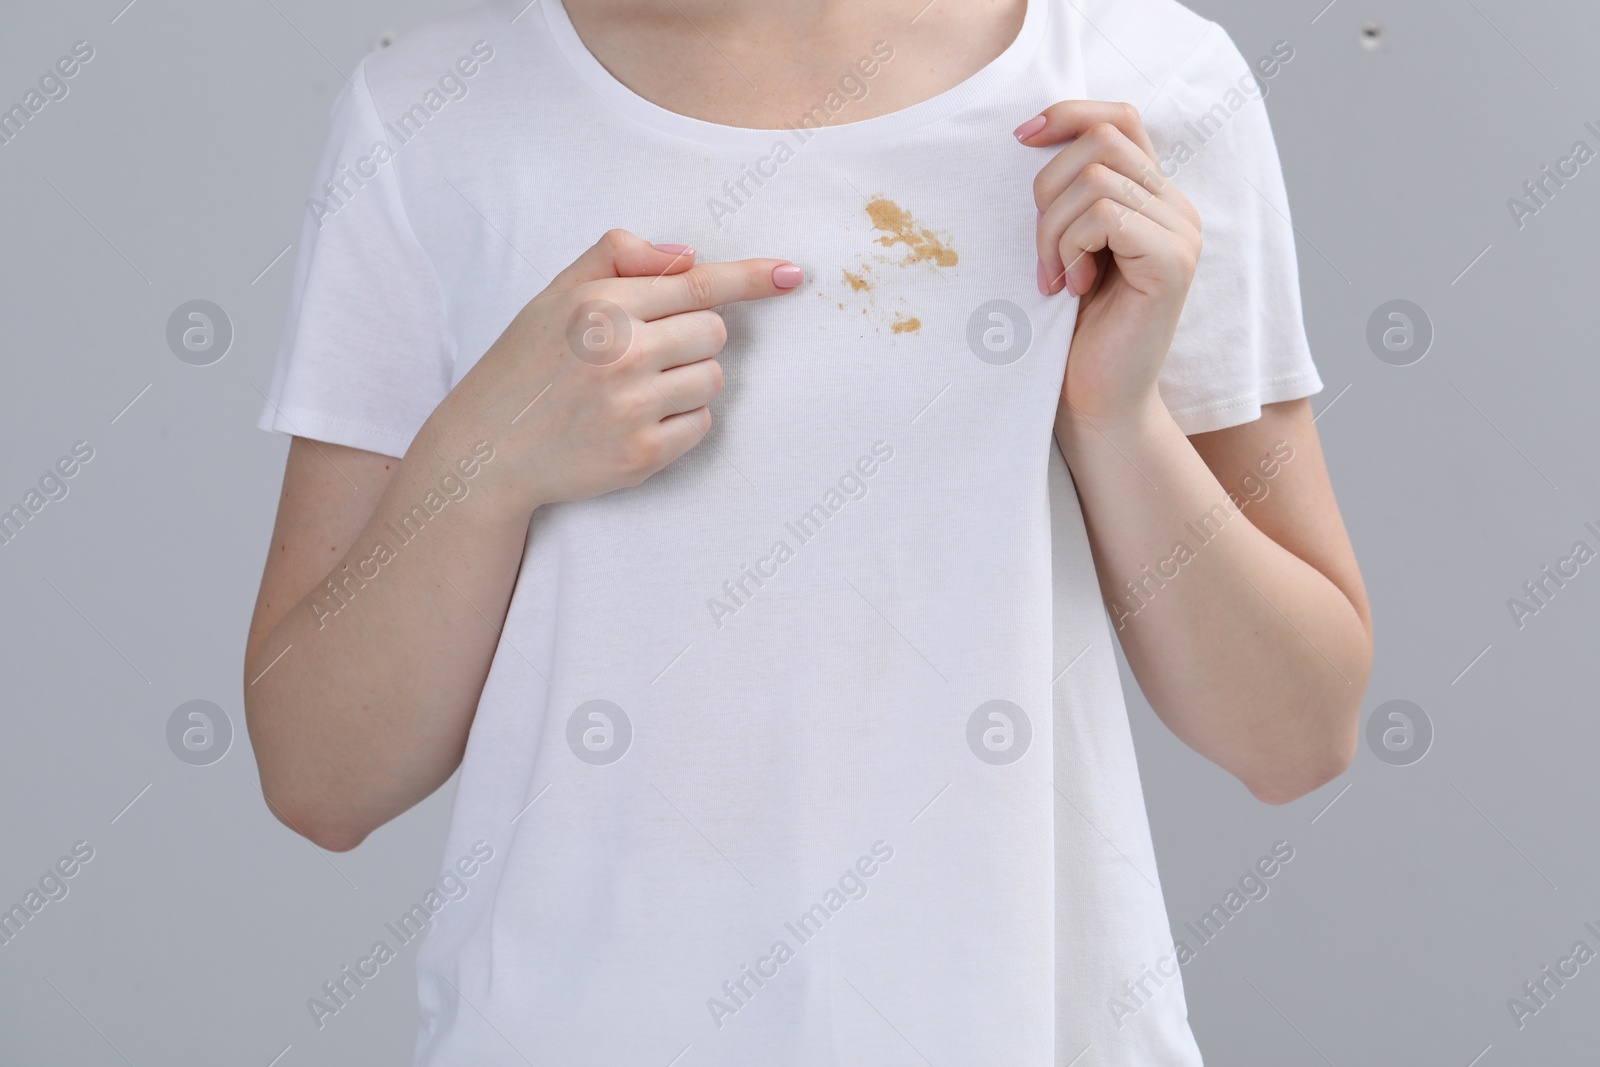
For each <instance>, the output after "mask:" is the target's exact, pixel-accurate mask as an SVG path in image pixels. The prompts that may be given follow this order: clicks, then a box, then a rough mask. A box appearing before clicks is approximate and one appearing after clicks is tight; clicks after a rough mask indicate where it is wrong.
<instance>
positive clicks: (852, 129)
mask: <svg viewBox="0 0 1600 1067" xmlns="http://www.w3.org/2000/svg"><path fill="white" fill-rule="evenodd" d="M539 6H540V7H542V8H543V9H544V17H545V22H546V24H547V25H548V26H549V28H550V34H551V36H552V37H553V38H554V40H555V43H556V46H557V47H558V48H559V49H560V50H561V52H562V54H563V55H564V56H565V57H566V59H567V61H568V62H569V63H570V64H571V65H572V68H573V69H574V70H575V71H576V72H577V73H578V75H579V76H580V77H582V78H583V80H584V81H585V82H586V83H588V85H589V87H590V88H591V89H592V90H594V92H595V93H597V94H598V95H599V96H600V97H601V99H602V100H604V101H605V102H606V103H607V104H609V105H610V106H611V107H613V108H615V109H616V110H617V111H619V112H621V113H622V114H623V115H625V116H627V117H628V118H630V119H632V120H633V121H635V122H638V123H641V124H642V125H645V126H648V127H651V128H653V129H656V130H659V131H661V132H663V133H667V134H671V135H673V136H676V137H681V138H684V139H686V140H690V141H696V142H699V143H702V144H706V145H711V146H720V147H728V148H740V147H751V146H759V147H764V146H767V145H770V144H771V143H772V141H773V140H774V139H775V138H783V137H792V136H793V135H794V134H793V128H792V127H791V128H782V129H756V128H751V127H744V126H724V125H722V124H721V123H716V122H707V121H705V120H704V119H697V118H693V117H691V116H689V115H680V114H678V113H677V112H676V111H669V110H667V109H666V108H664V107H662V106H661V105H659V104H656V103H652V102H651V101H649V100H646V99H645V98H644V97H642V96H640V95H639V94H638V93H636V92H634V91H633V90H632V89H630V88H628V87H627V86H626V85H624V84H623V83H622V82H620V81H618V80H617V78H616V76H615V75H613V74H612V73H611V72H610V71H609V70H607V69H606V68H605V66H604V64H602V63H601V62H600V61H599V60H598V59H596V58H595V56H594V53H592V52H590V51H589V46H588V45H586V44H584V43H583V38H581V37H579V36H578V31H577V29H576V28H575V27H574V26H573V25H572V19H571V18H570V17H569V16H568V15H567V9H566V5H565V4H564V3H563V2H562V0H540V4H539ZM1049 7H1050V4H1049V0H1028V6H1027V9H1026V12H1025V14H1024V15H1023V20H1022V28H1021V29H1020V30H1019V31H1018V32H1017V36H1016V37H1015V38H1013V39H1012V41H1011V43H1010V44H1008V45H1007V46H1006V48H1005V50H1004V51H1002V52H1001V53H1000V54H999V55H998V56H996V57H995V58H994V59H992V60H990V61H989V62H988V63H987V64H985V65H984V66H983V67H981V68H980V69H979V70H977V71H976V72H975V73H973V74H972V75H971V76H969V77H968V78H966V79H965V80H964V81H962V82H960V83H958V84H957V85H954V86H952V87H951V88H949V89H946V90H945V91H944V92H942V93H939V94H938V95H936V96H932V97H929V98H928V99H926V100H923V101H920V102H918V103H915V104H912V105H910V106H909V107H904V108H901V109H900V110H898V111H891V112H889V113H888V114H886V115H877V116H874V117H872V118H867V119H861V120H859V121H856V122H845V123H839V124H836V125H829V126H820V127H811V126H807V127H803V128H804V129H805V132H806V136H805V140H806V141H807V142H814V143H816V144H818V145H829V146H833V147H836V148H839V147H845V146H853V145H861V144H875V145H882V144H883V143H884V142H885V141H886V140H888V139H891V138H893V137H896V136H898V135H901V134H904V133H906V132H908V131H910V130H913V129H915V128H917V127H919V126H923V125H926V124H927V123H930V122H934V121H937V120H939V119H942V118H945V117H946V116H948V115H951V114H954V113H955V112H957V111H960V110H961V109H962V108H964V107H966V106H968V105H969V104H972V103H976V102H977V101H980V100H982V99H983V98H985V97H986V96H990V95H993V93H994V92H995V90H996V89H998V88H1000V87H1001V86H1003V85H1005V84H1006V83H1007V82H1009V81H1010V80H1011V79H1013V78H1014V77H1016V75H1017V74H1018V72H1020V71H1021V70H1023V69H1025V68H1026V67H1027V65H1028V63H1029V61H1030V60H1031V59H1032V58H1033V55H1034V52H1035V50H1036V49H1037V48H1038V45H1039V43H1040V41H1042V40H1043V39H1044V35H1045V24H1046V22H1047V21H1048V18H1049ZM889 44H890V45H891V47H892V46H893V42H892V41H890V42H889ZM857 73H858V74H859V71H858V72H857ZM817 102H818V103H819V104H820V103H822V100H821V99H819V100H818V101H817ZM846 106H847V107H848V104H846ZM1028 117H1029V116H1027V115H1022V116H1019V117H1018V119H1017V121H1018V122H1021V121H1023V120H1024V119H1026V118H1028ZM797 119H798V117H797ZM795 125H798V121H797V122H796V124H795Z"/></svg>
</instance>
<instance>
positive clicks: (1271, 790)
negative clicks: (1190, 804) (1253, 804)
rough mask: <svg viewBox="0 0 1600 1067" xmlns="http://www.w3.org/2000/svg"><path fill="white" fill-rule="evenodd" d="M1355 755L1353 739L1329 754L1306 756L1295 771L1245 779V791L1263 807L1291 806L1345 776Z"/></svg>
mask: <svg viewBox="0 0 1600 1067" xmlns="http://www.w3.org/2000/svg"><path fill="white" fill-rule="evenodd" d="M1355 754H1356V745H1355V739H1354V738H1353V737H1352V738H1350V739H1348V740H1347V741H1341V742H1340V743H1339V744H1337V745H1332V746H1329V747H1328V749H1327V750H1326V751H1323V752H1319V753H1316V754H1313V755H1308V756H1305V757H1303V758H1302V760H1301V761H1300V762H1298V763H1297V764H1296V765H1295V766H1294V767H1293V768H1292V769H1288V770H1285V771H1280V772H1279V773H1275V774H1268V775H1258V776H1256V777H1254V778H1247V779H1244V784H1245V788H1247V789H1249V790H1250V795H1251V796H1253V797H1255V798H1256V799H1257V800H1259V801H1261V802H1262V803H1263V804H1272V805H1274V806H1280V805H1283V804H1291V803H1293V802H1294V801H1296V800H1299V799H1300V798H1301V797H1303V796H1307V795H1309V794H1311V793H1314V792H1316V791H1317V790H1318V789H1321V788H1322V787H1323V786H1325V785H1327V784H1328V783H1329V782H1331V781H1333V780H1334V779H1335V778H1338V777H1339V776H1340V775H1342V774H1344V772H1345V771H1347V770H1349V769H1350V764H1351V763H1352V762H1354V760H1355Z"/></svg>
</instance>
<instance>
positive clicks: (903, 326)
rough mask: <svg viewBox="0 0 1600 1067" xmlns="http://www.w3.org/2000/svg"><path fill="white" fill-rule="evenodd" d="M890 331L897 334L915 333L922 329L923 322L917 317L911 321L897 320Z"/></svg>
mask: <svg viewBox="0 0 1600 1067" xmlns="http://www.w3.org/2000/svg"><path fill="white" fill-rule="evenodd" d="M890 329H892V330H894V332H895V333H915V332H916V331H917V330H920V329H922V320H921V319H919V318H915V317H913V318H909V319H902V318H896V319H895V320H894V325H893V326H891V327H890Z"/></svg>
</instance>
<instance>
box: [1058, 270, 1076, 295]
mask: <svg viewBox="0 0 1600 1067" xmlns="http://www.w3.org/2000/svg"><path fill="white" fill-rule="evenodd" d="M1061 288H1063V289H1065V290H1066V291H1067V295H1068V296H1077V295H1078V291H1077V290H1076V289H1074V288H1073V287H1072V272H1071V271H1070V270H1064V271H1062V272H1061Z"/></svg>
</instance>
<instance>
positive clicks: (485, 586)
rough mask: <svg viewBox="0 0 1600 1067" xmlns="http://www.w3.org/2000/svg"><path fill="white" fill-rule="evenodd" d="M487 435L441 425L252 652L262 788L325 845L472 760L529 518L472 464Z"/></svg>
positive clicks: (361, 829)
mask: <svg viewBox="0 0 1600 1067" xmlns="http://www.w3.org/2000/svg"><path fill="white" fill-rule="evenodd" d="M480 439H481V438H472V439H470V440H469V439H468V438H467V437H463V436H462V435H461V434H459V433H453V432H451V431H448V430H445V429H442V428H441V427H440V426H438V425H436V424H435V423H434V422H433V421H431V420H430V422H429V424H427V425H425V426H424V427H423V429H422V431H421V432H420V433H419V434H418V435H417V438H416V440H415V441H414V442H413V443H412V446H411V448H410V449H409V450H408V452H407V454H406V456H405V458H404V459H403V460H401V461H400V462H399V467H398V469H397V470H396V471H395V473H394V476H393V477H392V479H391V480H390V482H389V484H388V486H387V488H386V490H385V492H384V494H383V496H382V497H381V499H380V500H379V502H378V504H377V507H376V509H375V511H374V512H373V514H372V516H371V518H370V519H369V520H368V522H367V523H366V526H365V527H364V528H363V529H362V531H361V533H360V535H359V536H357V537H356V538H355V540H354V541H353V542H352V543H350V544H349V545H341V546H331V547H333V549H334V551H332V552H329V558H330V559H334V556H335V553H337V552H342V553H343V554H342V555H339V556H337V558H336V559H334V562H333V565H332V567H331V568H330V569H329V571H328V573H327V577H326V579H325V580H324V581H321V582H319V583H318V584H317V586H316V588H314V589H312V590H311V591H310V592H309V593H308V594H306V595H305V596H304V597H303V598H302V599H301V600H300V601H299V602H298V603H296V604H294V605H293V606H292V607H290V608H289V609H288V610H287V612H285V613H284V614H283V616H282V618H281V619H279V620H278V621H277V623H276V625H275V626H274V627H273V628H272V629H271V630H270V631H268V632H267V633H266V634H265V636H264V637H263V638H261V639H258V641H257V642H256V643H255V645H254V646H253V647H252V648H251V649H250V650H249V652H248V654H247V657H246V672H245V708H246V717H247V720H248V724H249V729H250V737H251V742H252V744H253V745H254V747H255V752H256V758H257V760H258V763H259V765H260V768H261V782H262V790H263V792H264V793H265V795H266V798H267V801H268V804H269V805H270V806H271V808H272V810H273V811H274V813H275V814H277V815H278V817H279V818H280V819H282V820H283V821H284V822H285V823H287V824H289V825H290V826H292V827H293V828H294V829H296V830H298V831H299V832H301V833H303V834H305V835H306V836H308V837H310V838H311V839H312V840H314V841H316V842H317V843H319V844H322V845H324V846H325V847H330V848H339V849H343V848H351V847H354V846H355V845H356V844H358V843H359V842H360V840H361V839H362V838H363V837H365V836H366V835H367V834H368V833H370V832H371V831H372V830H373V829H375V828H376V827H377V826H379V825H381V824H383V823H384V822H386V821H388V820H389V819H391V818H393V817H395V816H396V815H398V814H399V813H401V812H403V811H405V810H406V809H407V808H409V807H410V806H411V805H413V804H415V803H416V802H417V801H419V800H420V799H422V798H423V797H425V796H427V795H428V794H429V793H431V792H432V791H433V790H434V789H436V788H438V786H439V785H440V784H441V783H443V782H444V781H445V780H446V779H448V778H449V776H450V775H451V773H453V771H454V769H455V767H456V766H457V765H458V764H459V762H460V759H461V755H462V752H463V750H464V747H465V744H466V738H467V733H468V730H469V728H470V726H471V723H472V717H473V714H474V711H475V709H476V707H477V702H478V697H479V694H480V692H481V691H482V688H483V683H484V680H485V678H486V676H487V674H488V669H489V664H490V661H491V659H492V658H493V655H494V650H495V647H496V643H497V641H498V638H499V629H500V627H501V625H502V624H503V621H504V617H505V613H506V608H507V605H508V603H509V601H510V597H511V591H512V588H513V586H514V584H515V581H516V576H517V570H518V566H519V563H520V560H521V555H522V550H523V546H524V541H525V539H526V536H527V530H528V518H529V516H528V514H527V513H520V514H519V513H516V512H506V513H503V512H501V511H499V510H497V509H496V506H495V505H496V500H495V499H494V495H493V494H492V493H491V492H489V491H488V486H487V483H488V479H487V478H485V477H484V476H483V475H482V474H481V473H479V475H478V477H477V478H476V479H475V478H472V477H464V476H463V475H462V473H461V469H460V468H459V466H458V465H459V464H460V463H461V462H462V461H463V459H464V458H468V459H469V460H476V458H477V456H479V455H481V454H483V450H482V449H480V451H479V452H478V453H477V454H476V455H475V454H474V452H473V446H474V444H476V443H477V441H478V440H480ZM489 462H490V463H491V464H492V462H493V460H492V459H491V460H490V461H489ZM447 474H450V475H453V476H454V481H453V482H450V483H444V482H443V479H444V478H445V476H446V475H447ZM442 485H447V486H448V487H450V488H453V489H454V492H450V493H447V492H446V490H445V489H442V488H441V486H442ZM480 486H481V487H482V488H480ZM463 487H464V488H463ZM430 493H431V494H433V495H432V496H431V497H430ZM441 501H442V502H443V503H441ZM430 504H431V505H432V508H430V507H429V505H430ZM418 509H420V511H419V510H418ZM433 509H437V511H436V512H435V511H434V510H433ZM318 547H321V546H318Z"/></svg>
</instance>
